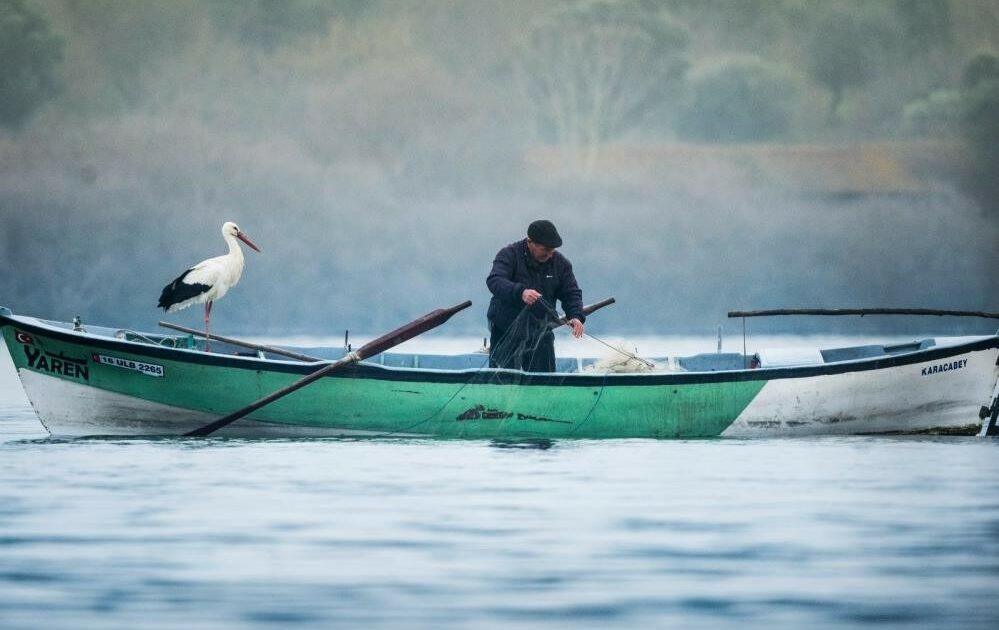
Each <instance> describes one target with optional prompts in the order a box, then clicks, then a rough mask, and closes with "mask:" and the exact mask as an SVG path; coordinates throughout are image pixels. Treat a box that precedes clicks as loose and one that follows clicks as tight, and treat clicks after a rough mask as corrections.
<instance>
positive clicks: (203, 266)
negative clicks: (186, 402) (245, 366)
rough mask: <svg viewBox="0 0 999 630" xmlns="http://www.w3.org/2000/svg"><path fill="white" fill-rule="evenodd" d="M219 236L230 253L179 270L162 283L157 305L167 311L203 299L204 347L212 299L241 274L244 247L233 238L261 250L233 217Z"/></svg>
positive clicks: (217, 297) (206, 345)
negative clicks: (172, 279)
mask: <svg viewBox="0 0 999 630" xmlns="http://www.w3.org/2000/svg"><path fill="white" fill-rule="evenodd" d="M222 238H224V239H225V242H226V244H227V245H229V253H228V254H224V255H222V256H216V257H215V258H209V259H207V260H202V261H201V262H199V263H198V264H196V265H194V266H193V267H191V268H190V269H188V270H187V271H185V272H184V273H182V274H180V276H178V277H177V279H176V280H174V281H173V282H171V283H170V284H168V285H166V286H165V287H163V292H162V293H161V294H160V302H159V304H158V305H157V306H159V307H160V308H162V309H163V310H165V311H166V312H167V313H173V312H174V311H179V310H181V309H183V308H187V307H188V306H191V305H192V304H201V303H204V305H205V349H206V350H208V349H209V338H208V334H209V321H210V319H211V314H212V302H214V301H215V300H217V299H219V298H221V297H222V296H223V295H225V294H226V293H227V292H228V291H229V289H231V288H232V287H234V286H236V283H237V282H239V277H240V276H241V275H243V249H242V248H241V247H240V246H239V243H237V242H236V239H237V238H238V239H239V240H241V241H243V242H244V243H246V244H247V245H249V246H250V247H252V248H253V249H254V251H258V252H259V251H260V249H258V248H257V246H256V245H254V244H253V243H252V242H251V241H250V239H249V237H247V236H246V234H243V233H242V232H241V231H240V230H239V226H237V225H236V224H235V223H233V222H232V221H226V222H225V223H223V224H222Z"/></svg>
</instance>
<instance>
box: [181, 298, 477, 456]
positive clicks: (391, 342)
mask: <svg viewBox="0 0 999 630" xmlns="http://www.w3.org/2000/svg"><path fill="white" fill-rule="evenodd" d="M471 305H472V302H471V301H465V302H462V303H461V304H458V305H456V306H452V307H451V308H439V309H437V310H436V311H432V312H430V313H427V314H426V315H424V316H423V317H421V318H419V319H416V320H413V321H411V322H409V323H408V324H406V325H405V326H401V327H399V328H396V329H395V330H393V331H392V332H390V333H386V334H384V335H382V336H381V337H379V338H377V339H375V340H373V341H369V342H368V343H366V344H364V345H363V346H361V347H360V348H358V349H357V350H354V351H353V352H351V353H349V354H348V355H347V356H345V357H344V358H342V359H340V360H339V361H335V362H333V363H330V364H329V365H326V366H324V367H322V368H320V369H318V370H316V371H315V372H313V373H312V374H309V375H308V376H304V377H302V378H300V379H298V380H297V381H295V382H294V383H292V384H291V385H288V386H287V387H284V388H282V389H279V390H278V391H276V392H274V393H272V394H269V395H267V396H264V397H263V398H261V399H260V400H258V401H256V402H253V403H250V404H249V405H247V406H245V407H243V408H242V409H238V410H236V411H234V412H232V413H230V414H229V415H227V416H224V417H222V418H219V419H218V420H216V421H214V422H212V423H210V424H206V425H205V426H203V427H201V428H198V429H195V430H194V431H189V432H188V433H185V434H184V435H185V436H189V437H205V436H206V435H211V434H212V433H214V432H215V431H218V430H219V429H221V428H222V427H225V426H228V425H230V424H232V423H233V422H235V421H236V420H239V419H240V418H242V417H243V416H245V415H247V414H250V413H253V412H254V411H256V410H257V409H260V408H261V407H263V406H264V405H269V404H270V403H272V402H274V401H275V400H277V399H278V398H282V397H284V396H287V395H288V394H290V393H292V392H294V391H297V390H299V389H301V388H303V387H305V386H306V385H308V384H309V383H312V382H313V381H316V380H318V379H320V378H322V377H324V376H326V375H327V374H329V373H330V372H335V371H336V370H339V369H342V368H344V367H346V366H348V365H351V364H353V363H356V362H358V361H362V360H364V359H366V358H368V357H370V356H374V355H376V354H378V353H380V352H384V351H386V350H388V349H389V348H392V347H394V346H397V345H399V344H400V343H402V342H404V341H406V340H408V339H412V338H413V337H415V336H417V335H419V334H421V333H425V332H427V331H428V330H430V329H431V328H436V327H437V326H440V325H441V324H443V323H444V322H446V321H447V320H449V319H450V318H451V316H452V315H454V314H455V313H457V312H458V311H460V310H463V309H466V308H468V307H469V306H471Z"/></svg>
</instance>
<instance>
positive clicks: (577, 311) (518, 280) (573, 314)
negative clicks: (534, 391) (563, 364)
mask: <svg viewBox="0 0 999 630" xmlns="http://www.w3.org/2000/svg"><path fill="white" fill-rule="evenodd" d="M561 246H562V237H561V236H559V233H558V230H556V229H555V226H554V225H553V224H552V222H551V221H548V220H545V219H540V220H538V221H535V222H534V223H531V225H530V226H529V227H528V228H527V238H526V239H523V240H520V241H517V242H516V243H511V244H509V245H507V246H506V247H504V248H503V249H501V250H499V252H498V253H497V254H496V258H495V259H494V260H493V268H492V271H490V272H489V276H488V277H487V278H486V286H488V287H489V291H490V292H492V294H493V297H492V300H490V301H489V311H488V313H487V315H486V316H487V318H488V319H489V332H490V340H489V347H490V351H489V364H490V366H492V367H504V368H512V369H520V370H524V371H527V372H554V371H555V335H554V333H552V331H551V329H550V328H549V327H548V325H547V323H548V322H551V321H554V320H555V314H554V313H553V312H552V309H553V308H554V307H555V300H556V299H557V300H559V301H560V302H561V303H562V310H564V311H565V314H566V317H568V318H569V321H568V325H569V326H571V327H572V334H573V335H574V336H575V337H577V338H578V337H582V336H583V330H584V328H583V322H585V321H586V315H584V314H583V292H582V291H581V290H580V288H579V284H577V283H576V276H575V275H573V273H572V263H571V262H569V259H568V258H566V257H565V256H563V255H562V254H561V253H560V252H557V251H555V250H556V249H557V248H558V247H561ZM525 308H526V309H527V312H526V313H523V317H522V318H521V319H519V320H518V316H520V315H521V313H522V311H524V309H525ZM515 321H516V324H517V325H516V326H513V324H514V322H515ZM514 349H515V350H516V351H513V350H514Z"/></svg>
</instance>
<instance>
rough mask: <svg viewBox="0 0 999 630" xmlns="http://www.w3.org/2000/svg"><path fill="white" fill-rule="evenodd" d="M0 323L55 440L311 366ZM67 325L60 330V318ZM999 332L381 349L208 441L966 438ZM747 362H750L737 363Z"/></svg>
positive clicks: (265, 390) (156, 427) (984, 404)
mask: <svg viewBox="0 0 999 630" xmlns="http://www.w3.org/2000/svg"><path fill="white" fill-rule="evenodd" d="M0 328H2V332H3V338H4V341H5V342H6V344H7V347H8V349H9V351H10V354H11V357H12V359H13V362H14V365H15V367H16V369H17V372H18V375H19V377H20V379H21V383H22V385H23V386H24V390H25V392H26V393H27V396H28V398H29V400H30V401H31V404H32V406H33V407H34V409H35V412H36V413H37V414H38V417H39V420H40V421H41V422H42V424H43V425H44V426H45V427H46V429H48V431H49V432H50V433H52V434H54V435H65V436H83V435H182V434H184V433H186V432H188V431H190V430H192V429H195V428H197V427H200V426H202V425H205V424H206V423H210V422H212V421H213V420H215V419H217V418H218V417H219V416H223V415H226V414H229V413H230V412H232V411H233V410H236V409H239V408H241V407H244V406H246V405H248V404H249V403H251V402H253V401H255V400H257V399H259V398H261V397H262V396H265V395H267V394H269V393H271V392H274V391H275V390H280V389H281V388H283V387H285V386H287V385H288V384H289V383H292V382H294V381H296V380H298V379H300V378H301V377H303V376H305V375H307V374H310V373H313V372H315V371H316V369H317V367H321V366H322V365H323V363H324V362H330V361H334V360H337V359H341V358H343V357H344V355H345V354H346V349H344V348H310V349H299V352H300V353H301V354H303V355H305V354H307V355H308V356H309V357H311V358H315V359H317V361H311V362H310V361H303V360H292V359H288V358H286V357H283V356H279V355H277V354H274V353H272V352H267V351H263V350H256V351H253V352H247V351H246V350H245V348H241V347H237V346H232V345H226V344H223V343H220V342H218V341H214V342H213V344H212V348H213V350H215V352H212V353H207V352H204V351H203V350H202V341H201V340H200V339H196V338H195V337H193V336H190V335H163V334H149V333H138V332H133V331H129V330H125V329H116V328H103V327H98V326H89V325H88V326H86V329H85V330H84V329H83V327H81V326H79V325H76V326H74V324H72V323H61V322H53V321H47V320H41V319H38V318H33V317H26V316H17V315H14V314H13V313H12V312H11V311H10V310H8V309H5V308H0ZM74 328H75V329H74ZM997 359H999V336H995V335H990V336H975V337H936V338H926V339H919V340H914V341H912V342H910V343H902V344H888V345H883V344H869V345H862V346H851V347H841V348H806V349H774V350H766V349H764V350H760V351H758V352H755V353H752V354H743V353H711V354H698V355H694V356H686V357H671V360H670V361H668V362H667V361H666V360H665V359H664V358H660V359H658V360H656V361H655V362H656V363H657V364H658V365H667V364H668V365H669V366H670V368H671V369H669V370H668V371H655V370H654V371H650V372H646V373H640V374H622V373H600V372H594V371H591V367H592V364H593V363H594V361H593V360H587V359H575V358H569V359H559V362H558V370H559V371H558V372H556V373H552V374H529V373H524V372H519V371H512V370H494V369H489V368H487V367H485V364H486V360H487V359H486V356H485V355H484V354H481V353H468V354H455V355H446V356H445V355H432V354H407V353H393V352H383V353H381V354H378V355H377V356H374V357H371V358H370V359H368V360H365V361H362V362H360V363H356V364H353V365H350V366H348V367H346V368H344V369H343V370H340V371H338V372H335V373H331V374H329V375H326V376H324V377H322V378H319V379H318V380H316V381H315V382H314V383H312V384H310V385H309V386H307V387H303V388H302V389H300V390H298V391H296V392H294V393H292V394H289V395H287V396H286V397H283V398H281V399H280V400H276V401H274V402H272V403H270V404H268V405H266V406H264V407H262V408H260V409H258V410H257V411H254V412H253V413H251V414H250V415H248V416H247V417H245V418H242V419H240V420H238V421H235V422H233V423H232V424H229V425H228V426H225V427H224V428H222V429H220V430H219V431H218V435H223V436H245V437H268V436H275V437H283V436H399V437H434V438H465V439H498V440H504V439H509V440H544V439H553V438H560V439H564V438H695V437H715V436H740V437H752V436H772V435H781V436H784V435H786V436H803V435H827V434H835V435H856V434H874V433H918V432H951V433H976V432H978V431H979V429H981V428H982V426H983V419H985V420H986V421H988V419H989V418H990V416H991V418H992V419H993V421H994V418H995V415H996V412H997V411H999V408H997V407H999V405H997V403H996V400H995V398H996V394H997V388H999V386H997V380H999V365H997ZM753 366H755V367H753Z"/></svg>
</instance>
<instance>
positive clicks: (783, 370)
mask: <svg viewBox="0 0 999 630" xmlns="http://www.w3.org/2000/svg"><path fill="white" fill-rule="evenodd" d="M67 325H68V324H67ZM4 326H10V327H12V328H15V329H17V328H23V329H24V330H25V332H34V333H36V334H42V335H47V336H50V337H53V338H55V339H57V340H59V341H63V342H66V343H76V344H82V345H88V346H92V347H95V348H101V349H105V350H112V351H114V350H117V351H121V352H128V353H131V354H138V355H142V356H146V357H155V358H160V359H168V360H173V361H180V362H185V363H196V364H200V365H210V366H218V367H227V368H231V369H246V370H255V371H256V370H265V371H270V372H281V373H289V374H297V375H306V374H310V373H312V372H314V371H315V370H316V369H317V367H318V366H322V365H325V364H329V363H331V362H332V360H324V361H316V362H312V363H304V362H298V361H290V360H284V359H268V358H260V357H255V356H242V355H223V354H211V353H206V352H203V351H201V350H195V349H190V348H171V347H165V346H155V345H150V344H146V343H141V342H137V341H130V340H127V339H118V338H114V337H107V336H104V335H98V334H95V333H89V332H86V331H82V332H81V331H74V330H67V329H64V328H61V327H57V326H53V325H51V324H48V323H45V321H43V320H40V319H38V318H35V317H30V316H23V315H13V314H11V315H7V314H5V313H0V328H2V327H4ZM927 338H930V337H927ZM973 338H974V339H975V340H974V341H969V342H966V343H958V344H953V345H944V346H933V347H930V348H925V349H922V350H914V351H912V352H904V353H900V354H893V355H887V356H881V357H863V358H859V359H851V360H848V361H837V362H835V363H824V364H818V365H801V366H782V367H769V368H745V369H741V370H716V371H699V372H694V371H689V372H652V373H649V372H645V373H585V372H584V373H580V372H554V373H539V372H522V371H520V370H510V369H503V368H489V367H481V368H464V369H460V370H447V369H434V368H410V367H398V366H387V365H381V364H378V363H369V362H361V363H358V364H355V365H352V366H348V367H347V368H346V369H344V370H342V371H339V372H334V373H331V374H328V375H327V376H326V377H325V378H362V379H374V380H387V381H403V382H421V381H422V382H436V383H467V382H469V381H470V378H471V377H473V376H474V375H476V374H480V373H482V372H488V373H489V374H490V379H489V381H488V383H489V384H490V385H518V386H553V385H555V386H571V387H595V386H600V387H604V386H607V385H615V386H667V385H692V384H702V383H704V384H707V383H723V382H745V381H760V380H763V381H770V380H782V379H791V378H808V377H814V376H828V375H835V374H845V373H850V372H866V371H873V370H881V369H887V368H893V367H901V366H905V365H912V364H916V363H924V362H927V361H934V360H939V359H946V358H948V357H952V356H956V355H961V354H966V353H968V352H977V351H980V350H988V349H992V348H997V349H999V335H975V336H973Z"/></svg>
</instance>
